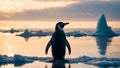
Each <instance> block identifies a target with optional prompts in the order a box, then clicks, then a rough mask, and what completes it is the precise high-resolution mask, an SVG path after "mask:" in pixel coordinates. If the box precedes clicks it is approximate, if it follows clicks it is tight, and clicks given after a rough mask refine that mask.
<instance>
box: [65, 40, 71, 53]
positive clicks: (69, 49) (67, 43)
mask: <svg viewBox="0 0 120 68" xmlns="http://www.w3.org/2000/svg"><path fill="white" fill-rule="evenodd" d="M65 44H66V46H67V48H68V51H69V54H71V47H70V44H69V42H68V41H67V39H66V42H65Z"/></svg>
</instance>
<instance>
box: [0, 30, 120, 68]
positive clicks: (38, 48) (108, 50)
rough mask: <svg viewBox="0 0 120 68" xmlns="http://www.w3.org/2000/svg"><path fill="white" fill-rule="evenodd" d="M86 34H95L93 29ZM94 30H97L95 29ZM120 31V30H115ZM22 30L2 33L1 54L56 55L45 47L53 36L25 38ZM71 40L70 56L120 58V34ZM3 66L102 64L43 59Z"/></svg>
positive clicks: (55, 67) (60, 67)
mask: <svg viewBox="0 0 120 68" xmlns="http://www.w3.org/2000/svg"><path fill="white" fill-rule="evenodd" d="M81 31H83V32H84V31H86V33H92V32H91V31H93V30H91V31H89V30H81ZM93 32H94V31H93ZM115 32H116V33H118V34H120V30H119V29H118V30H115ZM20 33H22V32H18V33H2V32H0V55H8V56H12V57H13V56H14V55H15V54H19V55H23V56H36V57H52V55H51V49H49V52H48V54H47V55H46V54H45V47H46V45H47V43H48V41H49V40H50V38H51V36H42V37H30V38H29V39H25V38H23V37H20V36H16V35H17V34H20ZM67 40H68V41H69V43H70V45H71V48H72V53H71V55H69V54H68V50H67V51H66V58H78V57H82V56H89V57H107V58H120V36H116V37H111V38H104V37H92V36H82V37H73V36H70V37H67ZM0 68H101V67H99V66H95V65H91V64H85V63H82V62H80V63H73V64H69V63H67V64H65V63H62V64H54V63H46V62H41V61H35V62H33V63H27V64H23V65H19V66H16V65H15V64H6V65H4V64H0ZM118 68H119V67H118Z"/></svg>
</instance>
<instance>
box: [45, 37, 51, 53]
mask: <svg viewBox="0 0 120 68" xmlns="http://www.w3.org/2000/svg"><path fill="white" fill-rule="evenodd" d="M52 41H53V37H52V38H51V39H50V41H49V42H48V44H47V46H46V49H45V54H47V53H48V49H49V48H50V46H51V45H52Z"/></svg>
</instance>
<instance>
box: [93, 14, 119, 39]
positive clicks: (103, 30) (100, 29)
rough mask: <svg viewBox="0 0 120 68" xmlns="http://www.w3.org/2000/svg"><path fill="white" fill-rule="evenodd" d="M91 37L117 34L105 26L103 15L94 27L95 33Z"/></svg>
mask: <svg viewBox="0 0 120 68" xmlns="http://www.w3.org/2000/svg"><path fill="white" fill-rule="evenodd" d="M93 35H94V36H104V37H113V36H117V34H116V33H114V32H113V31H112V29H111V27H110V26H108V25H107V21H106V18H105V15H104V14H103V15H102V16H101V17H100V19H99V21H98V24H97V27H96V32H95V33H94V34H93Z"/></svg>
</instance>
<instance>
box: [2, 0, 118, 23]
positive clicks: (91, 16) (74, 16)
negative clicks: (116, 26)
mask: <svg viewBox="0 0 120 68" xmlns="http://www.w3.org/2000/svg"><path fill="white" fill-rule="evenodd" d="M119 3H120V1H119V0H114V1H112V0H109V1H105V0H104V1H92V0H90V1H86V2H82V3H81V2H78V3H74V4H70V5H68V6H66V7H51V8H45V9H37V10H36V9H28V10H24V11H23V12H15V13H14V14H10V15H9V17H5V16H7V15H5V14H4V15H3V14H2V15H3V16H1V17H0V20H7V19H11V20H40V21H46V20H47V21H51V20H52V21H54V20H57V21H62V20H66V21H67V20H69V21H70V20H74V21H82V20H88V21H89V20H98V18H99V16H100V15H102V14H105V15H106V17H107V19H108V20H112V21H113V20H114V21H119V20H120V13H119V12H120V4H119Z"/></svg>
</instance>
